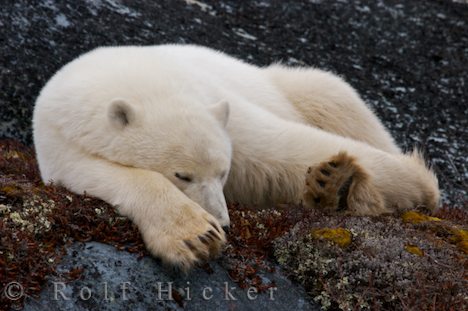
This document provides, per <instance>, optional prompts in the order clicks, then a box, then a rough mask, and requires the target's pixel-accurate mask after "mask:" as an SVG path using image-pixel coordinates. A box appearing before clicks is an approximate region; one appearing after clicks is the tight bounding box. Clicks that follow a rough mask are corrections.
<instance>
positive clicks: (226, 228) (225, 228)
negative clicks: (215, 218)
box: [223, 226, 230, 234]
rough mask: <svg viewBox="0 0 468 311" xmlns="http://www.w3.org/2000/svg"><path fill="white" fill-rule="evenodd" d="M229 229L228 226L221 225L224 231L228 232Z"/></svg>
mask: <svg viewBox="0 0 468 311" xmlns="http://www.w3.org/2000/svg"><path fill="white" fill-rule="evenodd" d="M229 229H230V226H223V230H224V232H226V234H228V233H229Z"/></svg>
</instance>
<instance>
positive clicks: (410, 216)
mask: <svg viewBox="0 0 468 311" xmlns="http://www.w3.org/2000/svg"><path fill="white" fill-rule="evenodd" d="M401 218H402V219H403V221H404V222H406V223H412V224H418V223H422V222H427V221H441V220H442V219H440V218H437V217H431V216H427V215H424V214H421V213H418V212H414V211H409V212H405V213H404V214H403V215H402V216H401Z"/></svg>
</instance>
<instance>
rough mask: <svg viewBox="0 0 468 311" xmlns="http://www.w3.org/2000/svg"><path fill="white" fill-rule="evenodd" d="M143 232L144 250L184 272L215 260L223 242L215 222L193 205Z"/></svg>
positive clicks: (220, 230) (221, 233) (219, 228)
mask: <svg viewBox="0 0 468 311" xmlns="http://www.w3.org/2000/svg"><path fill="white" fill-rule="evenodd" d="M182 209H183V211H182V212H180V213H174V214H175V215H171V216H169V217H167V218H166V217H165V219H163V220H162V221H161V222H159V223H158V224H153V225H152V226H151V227H149V228H146V229H143V230H142V235H143V239H144V241H145V244H146V246H147V248H148V250H149V251H150V252H151V253H152V254H153V255H155V256H157V257H159V258H161V259H162V260H163V262H164V263H166V264H168V265H169V266H171V267H173V268H176V269H179V270H181V271H182V272H185V273H187V272H188V271H189V270H190V269H192V268H193V267H194V266H195V265H196V264H198V263H201V262H203V261H206V260H208V259H211V258H214V257H217V256H218V255H219V254H220V253H221V251H222V248H223V245H224V244H225V243H226V236H225V233H224V230H222V228H221V226H220V225H219V223H218V221H217V220H216V219H215V218H214V217H213V216H211V215H210V214H208V213H207V212H205V210H203V209H202V208H201V207H199V206H198V205H197V204H193V206H192V205H185V206H183V208H182Z"/></svg>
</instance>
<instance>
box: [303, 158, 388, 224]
mask: <svg viewBox="0 0 468 311" xmlns="http://www.w3.org/2000/svg"><path fill="white" fill-rule="evenodd" d="M304 204H305V205H306V206H309V207H312V208H315V209H319V210H322V211H325V212H332V213H333V212H343V213H346V214H352V215H380V214H383V213H390V210H388V209H387V208H386V207H385V202H384V199H383V198H382V196H381V195H380V193H379V191H378V190H377V189H375V187H374V186H373V185H372V183H371V181H370V178H369V175H368V174H367V173H366V171H365V170H364V168H362V167H361V166H360V165H359V163H358V162H357V161H356V159H355V158H354V157H352V156H350V155H349V154H347V153H346V152H340V153H338V154H337V155H335V156H333V157H331V158H330V159H329V160H328V161H325V162H321V163H319V164H317V165H314V166H312V167H309V169H308V170H307V174H306V188H305V192H304Z"/></svg>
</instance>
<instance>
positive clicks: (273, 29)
mask: <svg viewBox="0 0 468 311" xmlns="http://www.w3.org/2000/svg"><path fill="white" fill-rule="evenodd" d="M0 28H1V32H0V42H1V45H0V59H1V60H2V62H0V137H13V138H16V139H19V140H21V141H23V142H25V143H27V144H31V143H32V133H31V124H30V122H31V115H32V111H33V105H34V100H35V98H36V97H37V95H38V93H39V91H40V89H41V88H42V86H43V85H44V84H45V83H46V81H47V80H48V79H49V78H50V77H51V76H52V75H53V73H54V72H55V71H56V70H58V69H59V68H60V67H61V66H63V65H64V64H66V63H67V62H69V61H71V60H72V59H74V58H75V57H77V56H78V55H80V54H82V53H84V52H86V51H88V50H90V49H93V48H95V47H98V46H108V45H128V44H140V45H144V44H145V45H147V44H161V43H168V42H172V43H174V42H175V43H196V44H202V45H207V46H209V47H212V48H217V49H220V50H223V51H225V52H227V53H229V54H231V55H234V56H238V57H240V58H242V59H244V60H246V61H248V62H251V63H255V64H258V65H266V64H269V63H271V62H274V61H282V62H284V63H287V64H289V65H309V66H315V67H320V68H323V69H328V70H332V71H334V72H336V73H338V74H340V75H342V76H343V77H344V78H346V79H347V80H348V81H349V82H350V83H351V84H352V85H353V86H354V87H356V88H357V89H358V90H359V92H360V93H361V94H362V96H363V98H364V99H365V100H366V101H367V103H368V104H369V105H370V106H372V108H374V110H375V111H376V112H377V114H378V115H379V116H380V117H381V118H382V119H383V121H384V122H385V124H386V126H387V127H388V128H389V129H390V131H391V132H392V134H393V135H394V136H395V137H396V139H397V142H398V143H399V144H400V145H401V146H402V147H403V148H404V149H410V148H412V147H413V146H414V145H417V146H419V147H420V148H422V149H423V150H424V151H425V152H426V154H427V157H428V159H430V161H431V163H432V164H433V165H434V167H435V171H436V173H437V175H438V177H439V180H440V186H441V188H442V189H443V202H444V204H446V205H450V206H458V207H462V208H467V197H468V191H467V186H466V185H467V180H468V169H467V165H468V164H467V161H466V155H467V154H468V145H467V141H468V117H467V116H468V105H467V102H466V99H467V98H468V88H467V87H466V85H467V83H468V81H467V78H466V77H467V76H468V67H467V65H466V64H467V63H468V52H467V49H466V46H468V5H467V4H466V1H462V0H457V1H454V2H451V1H436V0H432V1H423V2H411V1H397V0H388V1H382V0H375V1H362V0H361V1H349V0H343V1H336V2H331V1H323V0H313V1H288V2H283V1H235V0H222V1H214V0H202V1H192V0H185V1H182V0H178V1H175V0H161V1H139V2H132V1H123V0H76V1H57V0H40V1H27V0H24V1H12V0H5V1H2V5H1V7H0ZM89 246H92V247H93V249H89V248H88V247H89ZM74 251H75V252H76V255H73V252H74ZM74 256H75V257H74ZM119 260H120V262H121V263H122V264H121V266H118V262H119ZM76 264H81V265H86V266H87V268H85V270H84V272H83V278H82V279H81V280H79V281H74V282H72V283H70V284H68V285H67V287H66V288H67V290H68V291H70V292H71V293H74V294H77V292H76V291H77V290H79V289H81V288H83V286H86V285H89V286H91V285H93V284H94V285H96V284H97V285H99V284H100V283H102V282H104V281H108V282H109V286H110V288H111V287H112V288H115V287H117V288H118V286H119V282H120V281H122V280H124V279H125V278H129V279H131V280H134V283H133V284H132V285H134V286H135V287H137V288H138V289H140V290H141V291H145V290H149V294H148V293H143V294H138V293H139V292H136V291H134V292H133V294H135V295H134V296H131V295H130V294H132V292H131V290H129V298H131V299H130V301H129V302H125V304H124V303H123V301H122V300H119V299H117V298H116V300H115V301H116V303H115V304H114V303H112V304H107V303H105V304H101V303H99V302H96V301H94V300H90V301H87V302H84V301H83V302H81V301H79V300H76V298H74V299H75V300H73V299H72V300H71V301H68V302H67V301H60V300H59V301H53V300H51V296H50V294H51V293H53V287H51V286H53V284H52V283H51V282H52V280H51V281H50V282H49V283H48V284H47V286H46V288H45V290H44V292H43V293H42V295H41V298H40V299H39V300H33V299H32V298H29V299H28V301H27V310H42V309H45V308H46V309H49V310H54V309H59V308H64V309H66V308H69V309H79V308H81V309H82V310H83V309H93V308H94V309H102V308H109V309H110V308H112V310H114V309H115V310H119V309H121V310H124V309H147V308H151V307H152V306H155V305H157V304H158V302H156V301H155V297H156V295H157V293H156V292H155V291H154V290H153V289H154V287H151V286H152V284H153V282H155V281H156V282H157V281H161V282H166V281H168V280H174V284H175V285H177V286H182V287H183V286H184V285H185V284H186V283H185V282H186V281H187V280H189V281H190V282H191V284H192V285H193V296H194V298H193V300H192V301H188V302H183V303H185V306H186V309H190V308H193V309H195V310H196V309H199V310H205V309H211V308H214V309H225V308H230V307H233V308H238V309H242V308H245V309H248V308H250V309H254V308H257V309H260V308H261V309H264V308H266V307H268V309H278V310H280V308H283V309H293V308H296V307H297V308H298V309H299V310H301V308H302V309H313V308H314V306H312V305H310V304H309V303H308V302H307V299H306V298H305V295H303V293H302V291H301V290H300V289H298V288H296V287H294V286H293V285H291V284H290V283H288V281H287V280H286V279H285V278H284V276H283V275H282V274H281V273H278V274H275V275H273V276H268V277H271V278H272V279H274V280H276V282H277V285H278V291H277V293H275V295H277V297H278V298H277V300H276V301H274V302H271V301H269V300H268V299H267V297H268V296H265V295H259V298H258V299H257V300H255V301H252V302H251V301H247V300H246V298H245V297H246V296H245V291H243V292H242V293H241V292H240V290H239V289H238V288H237V289H236V294H237V293H239V300H238V301H224V300H222V298H219V297H217V300H215V299H213V300H212V301H202V299H201V298H200V296H199V295H196V294H195V290H196V289H200V288H203V286H208V285H209V286H213V288H215V287H216V288H218V292H219V291H220V289H219V288H222V287H220V286H222V285H223V282H225V281H227V282H229V286H231V284H232V282H230V281H229V277H228V276H227V274H226V271H225V269H224V268H223V267H222V266H221V265H219V263H213V264H212V267H213V270H214V273H213V274H211V275H207V274H206V273H205V272H204V271H202V270H196V271H194V273H193V274H190V275H189V276H188V278H181V277H175V278H174V279H172V276H170V275H169V274H167V273H166V272H165V271H163V270H162V269H161V268H160V266H159V264H158V263H157V262H156V261H154V260H153V259H150V258H144V259H142V260H140V261H137V260H136V259H135V257H134V255H130V254H127V253H124V252H118V251H116V250H115V249H114V248H112V247H108V246H105V245H100V244H96V243H88V244H85V245H82V244H76V245H74V246H72V247H71V248H70V249H69V255H68V256H67V257H66V258H65V260H64V262H63V263H62V266H61V267H62V268H63V269H65V270H66V269H68V268H69V267H72V266H74V265H76ZM232 286H234V285H232ZM285 288H287V289H288V290H285ZM98 290H99V287H98ZM117 293H118V291H117ZM213 293H214V294H215V292H213ZM78 294H79V292H78ZM287 295H290V296H287ZM74 297H76V295H74ZM118 298H121V297H118ZM119 302H120V303H121V304H119ZM73 304H74V305H73ZM111 306H112V307H111ZM124 306H125V307H124ZM160 306H162V307H168V308H180V305H178V304H177V302H171V301H163V302H161V303H160ZM0 307H1V306H0ZM101 307H102V308H101ZM127 307H128V308H127Z"/></svg>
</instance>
